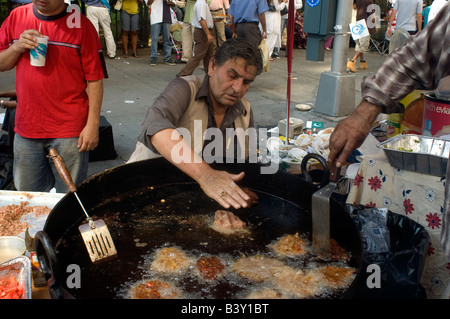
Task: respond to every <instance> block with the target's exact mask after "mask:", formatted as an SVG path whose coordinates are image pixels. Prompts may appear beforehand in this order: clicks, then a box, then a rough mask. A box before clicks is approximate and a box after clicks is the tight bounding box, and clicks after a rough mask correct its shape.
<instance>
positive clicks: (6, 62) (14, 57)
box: [0, 29, 42, 72]
mask: <svg viewBox="0 0 450 319" xmlns="http://www.w3.org/2000/svg"><path fill="white" fill-rule="evenodd" d="M40 36H42V34H41V33H40V32H39V31H37V30H34V29H31V30H25V31H24V32H23V33H22V34H21V35H20V36H19V39H18V40H17V41H16V42H14V43H13V44H12V45H11V46H10V47H9V48H7V49H6V50H3V51H2V52H0V72H3V71H7V70H11V69H13V68H14V67H15V66H16V63H17V61H18V60H19V57H20V56H21V55H22V54H23V53H25V52H26V51H27V50H30V49H34V48H35V47H37V46H38V42H37V41H36V37H40Z"/></svg>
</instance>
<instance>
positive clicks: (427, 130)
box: [422, 119, 433, 136]
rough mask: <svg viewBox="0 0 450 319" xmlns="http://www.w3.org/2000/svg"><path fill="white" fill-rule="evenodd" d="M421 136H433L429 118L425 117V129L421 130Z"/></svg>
mask: <svg viewBox="0 0 450 319" xmlns="http://www.w3.org/2000/svg"><path fill="white" fill-rule="evenodd" d="M422 135H423V136H433V135H432V134H431V120H430V119H425V130H423V133H422Z"/></svg>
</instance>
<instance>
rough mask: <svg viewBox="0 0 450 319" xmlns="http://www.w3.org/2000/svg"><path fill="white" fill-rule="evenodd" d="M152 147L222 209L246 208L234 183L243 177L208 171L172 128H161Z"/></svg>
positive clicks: (246, 197)
mask: <svg viewBox="0 0 450 319" xmlns="http://www.w3.org/2000/svg"><path fill="white" fill-rule="evenodd" d="M151 142H152V144H153V146H154V147H155V148H156V149H157V150H158V152H159V154H161V155H162V156H163V157H164V158H165V159H167V160H168V161H169V162H171V163H172V164H173V165H175V166H176V167H177V168H179V169H180V170H181V171H182V172H184V173H185V174H186V175H188V176H190V177H191V178H193V179H194V180H195V181H196V182H197V183H198V184H199V185H200V187H201V188H202V190H203V191H204V192H205V194H206V195H207V196H209V197H210V198H212V199H214V200H215V201H217V202H218V203H219V204H220V205H222V206H223V207H225V208H229V207H230V206H233V207H234V208H235V209H239V208H241V207H247V202H246V200H249V197H248V195H247V194H246V193H245V192H244V191H243V190H241V189H240V188H239V186H238V185H237V184H236V183H235V182H238V181H240V180H241V179H242V178H243V177H244V173H243V172H242V173H240V174H237V175H234V174H229V173H227V172H224V171H217V170H214V169H213V168H211V167H210V166H209V165H208V164H207V163H206V162H205V161H203V159H202V158H201V157H200V156H199V155H198V154H196V153H195V152H194V150H193V149H192V148H191V147H190V146H189V145H188V144H187V143H186V142H185V141H184V140H183V137H182V136H181V135H180V134H179V133H178V131H177V130H175V129H165V130H162V131H159V132H157V133H156V134H154V135H153V136H152V137H151Z"/></svg>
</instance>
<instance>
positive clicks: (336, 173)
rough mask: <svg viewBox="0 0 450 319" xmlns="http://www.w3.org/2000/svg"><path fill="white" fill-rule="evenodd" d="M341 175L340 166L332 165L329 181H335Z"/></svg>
mask: <svg viewBox="0 0 450 319" xmlns="http://www.w3.org/2000/svg"><path fill="white" fill-rule="evenodd" d="M340 176H341V168H340V167H334V170H333V171H331V173H330V182H333V183H337V181H338V180H339V177H340Z"/></svg>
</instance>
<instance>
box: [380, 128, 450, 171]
mask: <svg viewBox="0 0 450 319" xmlns="http://www.w3.org/2000/svg"><path fill="white" fill-rule="evenodd" d="M377 146H378V147H379V148H380V149H382V150H383V151H384V152H385V154H386V156H387V158H388V160H389V163H390V164H391V165H392V166H393V167H395V168H398V169H404V170H407V171H413V172H417V173H422V174H428V175H433V176H441V177H444V176H445V174H446V172H447V162H448V156H449V152H450V141H446V140H441V139H438V138H434V137H428V136H422V135H414V134H405V135H396V136H394V137H392V138H390V139H388V140H387V141H384V142H382V143H380V144H378V145H377Z"/></svg>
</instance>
